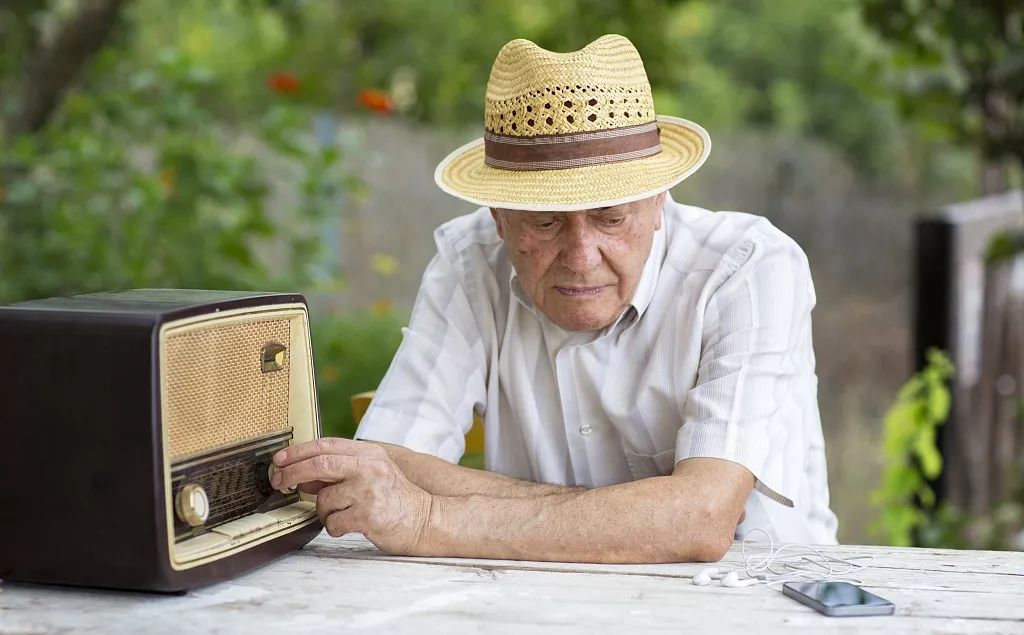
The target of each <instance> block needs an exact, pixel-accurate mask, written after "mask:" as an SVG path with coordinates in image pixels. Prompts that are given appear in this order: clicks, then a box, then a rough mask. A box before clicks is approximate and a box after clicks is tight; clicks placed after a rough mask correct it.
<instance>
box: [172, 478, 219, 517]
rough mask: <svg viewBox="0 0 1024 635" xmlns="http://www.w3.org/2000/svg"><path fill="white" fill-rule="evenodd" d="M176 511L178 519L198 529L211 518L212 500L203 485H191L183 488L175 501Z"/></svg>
mask: <svg viewBox="0 0 1024 635" xmlns="http://www.w3.org/2000/svg"><path fill="white" fill-rule="evenodd" d="M174 511H175V513H177V515H178V518H180V519H181V520H183V521H184V522H186V523H188V524H189V525H191V526H193V527H198V526H200V525H202V524H203V523H205V522H206V519H207V518H209V517H210V499H209V498H207V496H206V490H204V489H203V487H202V486H201V485H198V484H196V483H189V484H188V485H186V486H184V487H182V488H181V490H180V491H179V492H178V496H177V497H176V498H175V499H174Z"/></svg>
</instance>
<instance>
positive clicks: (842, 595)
mask: <svg viewBox="0 0 1024 635" xmlns="http://www.w3.org/2000/svg"><path fill="white" fill-rule="evenodd" d="M786 586H788V587H790V588H792V589H793V590H794V591H797V592H799V593H800V594H801V595H804V596H807V597H808V598H811V599H812V600H815V601H816V602H818V603H820V604H822V605H823V606H825V607H827V608H838V607H841V606H887V605H889V604H890V602H889V600H886V599H884V598H880V597H878V596H877V595H875V594H874V593H868V592H867V591H865V590H864V589H862V588H860V587H859V586H855V585H853V584H850V583H849V582H787V583H786Z"/></svg>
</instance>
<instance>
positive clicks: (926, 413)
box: [871, 349, 1024, 549]
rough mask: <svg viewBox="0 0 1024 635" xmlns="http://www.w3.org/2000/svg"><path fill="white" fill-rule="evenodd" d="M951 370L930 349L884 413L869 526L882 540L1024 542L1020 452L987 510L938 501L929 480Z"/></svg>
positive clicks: (950, 544)
mask: <svg viewBox="0 0 1024 635" xmlns="http://www.w3.org/2000/svg"><path fill="white" fill-rule="evenodd" d="M953 371H954V369H953V365H952V364H951V363H950V361H949V358H948V357H946V355H945V354H943V353H942V352H940V351H938V350H935V349H932V350H930V351H929V352H928V363H927V365H926V366H925V367H924V368H923V369H922V370H921V371H920V372H919V373H917V374H916V375H914V376H913V377H911V379H910V380H909V381H908V382H907V383H906V384H905V385H904V386H903V388H902V389H901V390H900V393H899V396H898V397H897V399H896V403H895V404H893V406H892V407H891V408H890V409H889V411H888V412H887V413H886V416H885V448H884V449H885V462H886V469H885V473H884V475H883V477H882V485H881V486H880V487H879V488H878V489H877V490H875V491H874V492H872V496H871V498H872V503H873V504H875V505H877V506H879V507H880V508H881V511H882V514H881V516H880V517H879V518H878V519H877V520H876V521H875V522H874V523H873V524H872V527H871V529H872V531H873V532H875V534H876V535H877V536H879V537H880V538H881V539H882V541H883V543H884V544H888V545H896V546H919V547H942V548H947V549H1024V544H1022V543H1021V542H1020V540H1021V539H1022V537H1024V459H1022V460H1021V461H1020V462H1019V463H1018V465H1017V468H1016V473H1015V474H1014V475H1013V478H1012V481H1011V482H1012V483H1013V487H1012V488H1011V490H1012V491H1011V493H1010V496H1009V497H1008V498H1007V499H1006V500H1004V501H1001V502H1000V503H998V504H996V505H995V506H994V507H993V508H992V509H990V510H988V511H987V512H985V513H982V514H978V515H970V514H968V513H966V512H965V511H963V510H961V509H959V508H957V507H956V506H954V505H952V504H950V503H948V502H940V503H939V504H938V505H936V500H935V493H934V491H933V490H932V488H931V486H930V485H929V483H930V482H934V481H935V480H936V479H937V478H938V477H939V475H940V474H941V472H942V455H941V454H940V453H939V450H938V446H937V444H936V434H937V431H938V428H939V426H941V425H942V424H943V423H945V421H946V419H947V417H948V416H949V410H950V391H949V386H948V382H949V381H950V379H951V378H952V376H953ZM1021 419H1022V420H1024V404H1022V406H1021Z"/></svg>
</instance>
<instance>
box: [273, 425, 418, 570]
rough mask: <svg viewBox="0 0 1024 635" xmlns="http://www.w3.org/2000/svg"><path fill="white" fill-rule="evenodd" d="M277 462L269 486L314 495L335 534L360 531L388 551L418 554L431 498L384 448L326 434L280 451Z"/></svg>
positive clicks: (325, 522)
mask: <svg viewBox="0 0 1024 635" xmlns="http://www.w3.org/2000/svg"><path fill="white" fill-rule="evenodd" d="M274 464H275V465H277V470H275V473H274V476H273V478H272V480H271V484H272V485H273V486H274V487H275V488H278V489H280V488H287V487H298V488H299V489H300V490H301V491H303V492H306V493H307V494H316V495H317V500H316V510H317V515H318V516H319V517H320V522H321V523H323V525H324V527H326V528H327V533H329V534H330V535H331V536H334V537H338V536H342V535H344V534H347V533H349V532H360V533H362V534H363V535H364V536H366V537H367V539H369V540H370V542H372V543H373V544H375V545H376V546H377V547H378V548H380V549H381V550H383V551H386V552H388V553H393V554H404V555H410V554H415V553H417V547H418V546H419V545H420V542H421V539H422V536H423V533H424V530H425V528H426V526H427V522H428V520H429V517H430V508H431V499H432V497H431V495H430V494H429V493H427V492H426V491H424V490H423V489H421V488H419V487H417V486H416V485H414V484H413V483H411V482H410V481H409V480H408V479H407V478H406V477H405V475H404V474H402V471H401V470H400V469H399V468H398V466H397V465H395V463H394V462H393V461H392V460H391V458H389V457H388V453H387V452H385V451H384V449H383V448H381V447H380V446H377V445H374V444H371V443H365V442H363V441H350V440H348V439H337V438H322V439H317V440H315V441H309V442H307V443H300V444H298V445H295V446H292V447H290V448H286V449H284V450H281V451H280V452H278V453H277V454H275V455H274Z"/></svg>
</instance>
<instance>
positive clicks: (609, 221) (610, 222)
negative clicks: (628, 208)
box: [601, 216, 626, 227]
mask: <svg viewBox="0 0 1024 635" xmlns="http://www.w3.org/2000/svg"><path fill="white" fill-rule="evenodd" d="M625 220H626V217H625V216H616V217H613V218H605V219H602V220H601V223H602V224H604V225H607V226H609V227H615V226H616V225H621V224H622V222H623V221H625Z"/></svg>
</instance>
